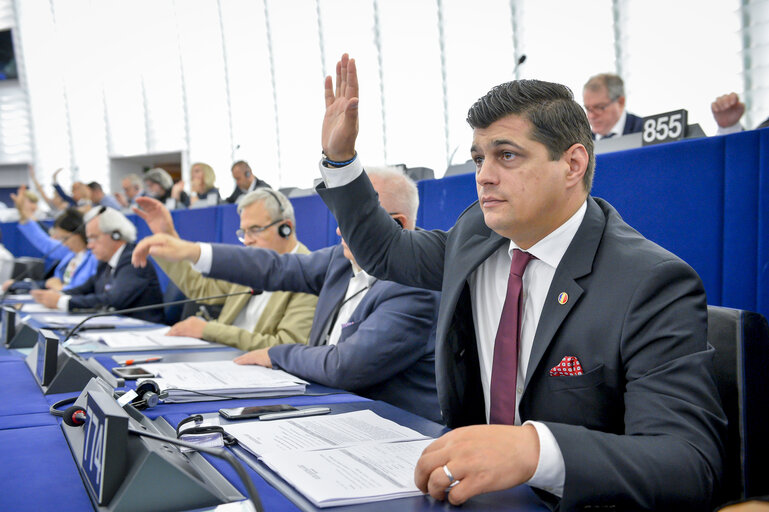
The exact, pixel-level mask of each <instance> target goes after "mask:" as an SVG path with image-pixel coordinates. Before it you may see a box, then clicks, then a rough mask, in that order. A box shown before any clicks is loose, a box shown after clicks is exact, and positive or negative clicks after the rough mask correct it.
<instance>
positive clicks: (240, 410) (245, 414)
mask: <svg viewBox="0 0 769 512" xmlns="http://www.w3.org/2000/svg"><path fill="white" fill-rule="evenodd" d="M298 410H299V409H297V408H296V407H293V406H291V405H286V404H277V405H257V406H254V407H233V408H231V409H219V414H221V415H222V416H224V417H225V418H227V419H228V420H243V419H246V418H258V417H259V416H262V415H263V414H272V413H276V412H287V411H298Z"/></svg>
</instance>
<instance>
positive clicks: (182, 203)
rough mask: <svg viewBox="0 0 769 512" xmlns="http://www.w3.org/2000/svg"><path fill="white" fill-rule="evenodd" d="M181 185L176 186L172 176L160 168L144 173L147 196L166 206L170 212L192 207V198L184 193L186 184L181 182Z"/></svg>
mask: <svg viewBox="0 0 769 512" xmlns="http://www.w3.org/2000/svg"><path fill="white" fill-rule="evenodd" d="M179 183H181V185H179ZM179 183H177V184H176V185H174V180H173V179H172V178H171V175H170V174H168V173H167V172H166V171H165V169H161V168H160V167H155V168H153V169H150V170H149V171H147V172H145V173H144V190H145V191H146V192H147V195H149V196H150V197H154V198H155V199H157V200H158V201H160V202H161V203H163V204H164V205H166V207H167V208H168V209H169V210H175V209H176V208H186V207H188V206H189V205H190V196H188V195H187V192H185V191H184V182H183V181H179Z"/></svg>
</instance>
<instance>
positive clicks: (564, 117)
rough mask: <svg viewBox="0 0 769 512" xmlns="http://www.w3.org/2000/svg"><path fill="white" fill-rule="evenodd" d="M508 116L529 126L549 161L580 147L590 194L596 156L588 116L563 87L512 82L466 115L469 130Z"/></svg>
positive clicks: (530, 81)
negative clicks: (521, 120)
mask: <svg viewBox="0 0 769 512" xmlns="http://www.w3.org/2000/svg"><path fill="white" fill-rule="evenodd" d="M511 114H515V115H518V116H524V117H525V118H526V119H528V121H529V122H530V123H531V124H532V126H533V128H532V130H531V138H532V140H535V141H537V142H540V143H542V144H544V145H545V147H546V148H547V151H548V154H549V155H550V159H551V160H558V159H559V158H561V156H562V155H563V153H564V152H565V151H566V150H567V149H569V148H570V147H571V146H572V145H574V144H582V145H583V146H585V149H586V150H587V154H588V156H589V160H588V164H587V170H586V171H585V176H584V178H583V179H582V183H583V185H584V186H585V190H586V191H587V192H588V193H589V192H590V189H591V188H592V186H593V173H594V172H595V154H594V152H593V138H592V136H591V131H590V123H588V121H587V115H586V114H585V111H584V110H583V109H582V107H581V106H579V104H578V103H577V102H576V101H574V95H573V94H572V92H571V89H569V88H568V87H566V86H565V85H561V84H555V83H551V82H543V81H541V80H515V81H512V82H507V83H504V84H500V85H498V86H496V87H494V88H493V89H492V90H490V91H489V92H488V93H486V95H485V96H483V97H482V98H480V99H479V100H478V101H476V102H475V104H474V105H473V106H472V107H470V110H469V112H468V113H467V122H468V123H469V124H470V126H471V127H473V128H474V129H475V128H488V127H489V126H490V125H491V124H492V123H494V122H496V121H499V120H500V119H502V118H503V117H507V116H509V115H511Z"/></svg>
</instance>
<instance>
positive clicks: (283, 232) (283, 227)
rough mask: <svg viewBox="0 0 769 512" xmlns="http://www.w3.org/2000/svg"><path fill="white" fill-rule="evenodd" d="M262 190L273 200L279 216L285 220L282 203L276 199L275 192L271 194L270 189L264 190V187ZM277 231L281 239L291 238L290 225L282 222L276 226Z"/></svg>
mask: <svg viewBox="0 0 769 512" xmlns="http://www.w3.org/2000/svg"><path fill="white" fill-rule="evenodd" d="M262 190H264V191H265V192H267V193H268V194H270V195H271V196H272V197H273V198H274V199H275V202H276V203H278V210H279V211H280V216H281V217H282V218H283V219H285V218H286V212H285V210H284V209H283V203H281V202H280V199H279V198H278V195H277V194H276V193H275V192H273V191H272V190H271V189H269V188H266V187H265V188H263V189H262ZM277 230H278V235H280V236H281V238H288V237H290V236H291V233H292V232H293V230H292V229H291V224H288V223H286V222H284V223H282V224H278V227H277Z"/></svg>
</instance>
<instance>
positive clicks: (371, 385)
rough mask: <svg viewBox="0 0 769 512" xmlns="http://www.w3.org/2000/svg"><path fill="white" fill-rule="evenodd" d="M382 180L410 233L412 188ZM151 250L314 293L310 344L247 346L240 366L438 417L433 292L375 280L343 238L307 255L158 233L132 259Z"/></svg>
mask: <svg viewBox="0 0 769 512" xmlns="http://www.w3.org/2000/svg"><path fill="white" fill-rule="evenodd" d="M381 178H382V179H381V180H378V181H376V182H375V183H376V185H375V186H377V190H378V191H379V192H380V193H381V194H382V195H381V196H380V197H381V199H382V204H383V206H384V207H385V208H386V209H387V211H388V212H391V213H390V215H391V216H392V218H393V220H392V221H391V222H393V225H395V223H396V222H397V223H400V224H401V225H403V226H404V227H405V228H406V229H413V228H414V223H415V219H416V211H417V207H418V201H419V196H418V194H417V190H416V186H415V185H414V183H413V182H411V181H410V180H408V179H407V178H406V177H405V176H403V175H402V174H401V175H397V174H392V173H388V174H382V176H381ZM265 190H267V189H265ZM148 255H152V256H154V257H156V258H165V259H174V260H177V261H185V260H186V261H190V262H193V263H195V265H194V266H195V268H197V269H198V270H200V271H201V272H204V273H207V274H209V275H210V276H212V277H216V278H217V279H226V280H228V281H233V282H238V283H241V284H244V285H247V286H251V287H253V288H255V289H264V290H292V291H296V292H304V293H312V294H315V295H318V307H317V309H316V310H315V317H314V319H313V322H312V330H311V331H310V342H309V346H306V345H303V344H291V345H277V346H274V347H271V348H269V349H260V350H257V351H254V352H249V353H248V354H246V355H244V356H243V357H242V358H241V359H239V360H238V362H240V363H250V364H260V365H263V366H267V367H273V366H274V367H277V368H281V369H283V370H286V371H287V372H289V373H292V374H294V375H297V376H299V377H302V378H305V379H308V380H311V381H314V382H317V383H319V384H323V385H326V386H331V387H335V388H342V389H346V390H348V391H353V392H355V393H358V394H359V395H362V396H365V397H367V398H371V399H373V400H384V401H386V402H389V403H391V404H393V405H395V406H398V407H401V408H403V409H406V410H408V411H411V412H413V413H415V414H419V415H420V416H424V417H426V418H429V419H431V420H434V421H440V419H441V417H440V413H439V411H438V402H437V397H436V394H435V361H434V330H433V324H434V322H435V318H436V314H437V305H438V294H437V293H435V292H429V291H426V290H420V289H417V288H410V287H407V286H403V285H399V284H395V283H392V282H389V281H381V280H378V279H374V278H372V277H371V276H369V275H368V274H366V273H365V272H363V271H362V270H360V268H359V267H358V266H357V264H356V263H355V259H354V258H353V255H352V254H350V251H349V250H348V249H347V246H346V245H345V243H344V241H342V243H341V244H340V245H336V246H333V247H326V248H325V249H321V250H319V251H315V252H313V253H311V254H308V255H304V254H282V255H281V254H277V253H275V252H273V251H268V250H265V249H258V248H253V247H235V246H231V245H224V244H196V243H192V242H185V241H182V240H179V239H177V238H173V237H170V236H168V235H153V236H151V237H149V238H145V239H144V240H142V241H141V243H140V244H139V245H138V246H137V248H136V251H135V252H134V264H138V265H146V264H147V256H148ZM402 264H403V265H404V266H409V265H410V263H409V262H408V261H407V260H404V261H403V262H402Z"/></svg>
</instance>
